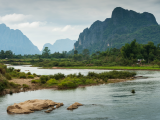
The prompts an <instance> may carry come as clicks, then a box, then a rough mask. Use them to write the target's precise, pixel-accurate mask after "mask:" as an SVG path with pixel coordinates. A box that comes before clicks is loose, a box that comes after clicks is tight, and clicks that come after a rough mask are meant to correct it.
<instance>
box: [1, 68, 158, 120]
mask: <svg viewBox="0 0 160 120" xmlns="http://www.w3.org/2000/svg"><path fill="white" fill-rule="evenodd" d="M14 67H15V68H16V69H17V68H20V69H21V71H24V72H28V71H25V70H29V71H30V72H31V73H36V74H46V75H48V74H55V73H58V72H61V73H64V74H69V73H78V72H82V73H83V74H87V73H88V71H95V72H103V71H108V70H65V69H63V70H49V69H37V68H33V67H26V66H25V67H23V66H14ZM136 72H137V75H138V76H139V75H142V76H145V77H148V78H147V79H136V80H134V81H128V82H122V83H111V84H106V85H98V86H89V87H85V88H77V89H72V90H52V89H48V90H37V91H29V92H25V93H16V94H13V95H5V96H1V97H0V108H1V109H0V120H53V119H54V120H160V113H159V112H160V72H159V71H136ZM132 89H135V91H136V93H135V94H132V93H131V92H130V91H131V90H132ZM31 99H50V100H53V101H55V102H63V103H64V106H62V107H60V108H58V109H56V110H53V111H52V112H51V113H49V114H47V113H45V112H44V111H36V112H35V113H31V114H23V115H17V114H16V115H9V114H7V112H6V109H7V107H8V106H9V105H12V104H14V103H19V102H23V101H26V100H31ZM74 102H79V103H82V104H84V106H80V107H79V108H78V109H75V110H73V111H68V110H67V107H68V106H70V105H71V104H73V103H74Z"/></svg>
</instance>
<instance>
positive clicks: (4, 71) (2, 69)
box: [0, 67, 6, 75]
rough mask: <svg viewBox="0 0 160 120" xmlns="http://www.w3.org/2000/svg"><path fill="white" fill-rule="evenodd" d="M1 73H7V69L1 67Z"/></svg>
mask: <svg viewBox="0 0 160 120" xmlns="http://www.w3.org/2000/svg"><path fill="white" fill-rule="evenodd" d="M0 73H1V74H3V75H4V74H5V73H6V70H5V69H4V68H2V67H0Z"/></svg>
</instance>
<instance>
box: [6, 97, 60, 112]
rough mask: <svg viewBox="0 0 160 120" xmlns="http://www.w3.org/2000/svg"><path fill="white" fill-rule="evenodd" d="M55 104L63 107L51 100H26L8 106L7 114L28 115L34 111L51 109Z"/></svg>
mask: <svg viewBox="0 0 160 120" xmlns="http://www.w3.org/2000/svg"><path fill="white" fill-rule="evenodd" d="M57 104H58V106H59V107H60V106H62V105H63V103H56V102H53V101H52V100H38V99H35V100H28V101H25V102H21V103H18V104H17V103H14V104H13V105H12V106H8V108H7V112H8V113H12V114H28V113H33V112H34V111H39V110H43V109H46V108H50V107H53V106H55V105H57Z"/></svg>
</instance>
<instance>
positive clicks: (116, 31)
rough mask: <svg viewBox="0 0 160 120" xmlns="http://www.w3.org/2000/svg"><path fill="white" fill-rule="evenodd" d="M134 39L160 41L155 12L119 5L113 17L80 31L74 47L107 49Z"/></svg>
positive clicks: (144, 41)
mask: <svg viewBox="0 0 160 120" xmlns="http://www.w3.org/2000/svg"><path fill="white" fill-rule="evenodd" d="M134 39H136V40H137V42H138V43H141V44H146V43H148V41H152V42H154V43H155V44H158V43H160V26H159V25H158V23H157V22H156V19H155V17H154V15H153V14H151V13H148V12H144V13H137V12H135V11H132V10H125V9H123V8H121V7H117V8H115V9H114V10H113V12H112V17H111V18H107V19H106V20H105V21H103V22H101V21H95V22H94V23H93V24H92V25H91V27H90V28H86V29H84V30H83V32H82V33H80V35H79V38H78V41H77V42H76V43H75V44H74V48H75V49H76V50H78V52H79V53H80V52H82V50H83V49H89V51H90V53H94V52H96V51H105V50H106V49H107V48H113V47H115V48H121V47H122V46H123V45H125V43H130V42H131V41H133V40H134Z"/></svg>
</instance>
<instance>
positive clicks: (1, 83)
mask: <svg viewBox="0 0 160 120" xmlns="http://www.w3.org/2000/svg"><path fill="white" fill-rule="evenodd" d="M35 76H36V74H33V75H32V74H31V73H30V72H28V73H24V72H20V70H19V69H14V68H13V67H9V68H7V66H6V65H4V64H0V92H1V91H3V90H4V89H6V88H8V89H15V88H20V87H21V85H19V84H15V83H13V82H9V81H8V80H11V79H12V78H34V77H35ZM23 87H26V85H23Z"/></svg>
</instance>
